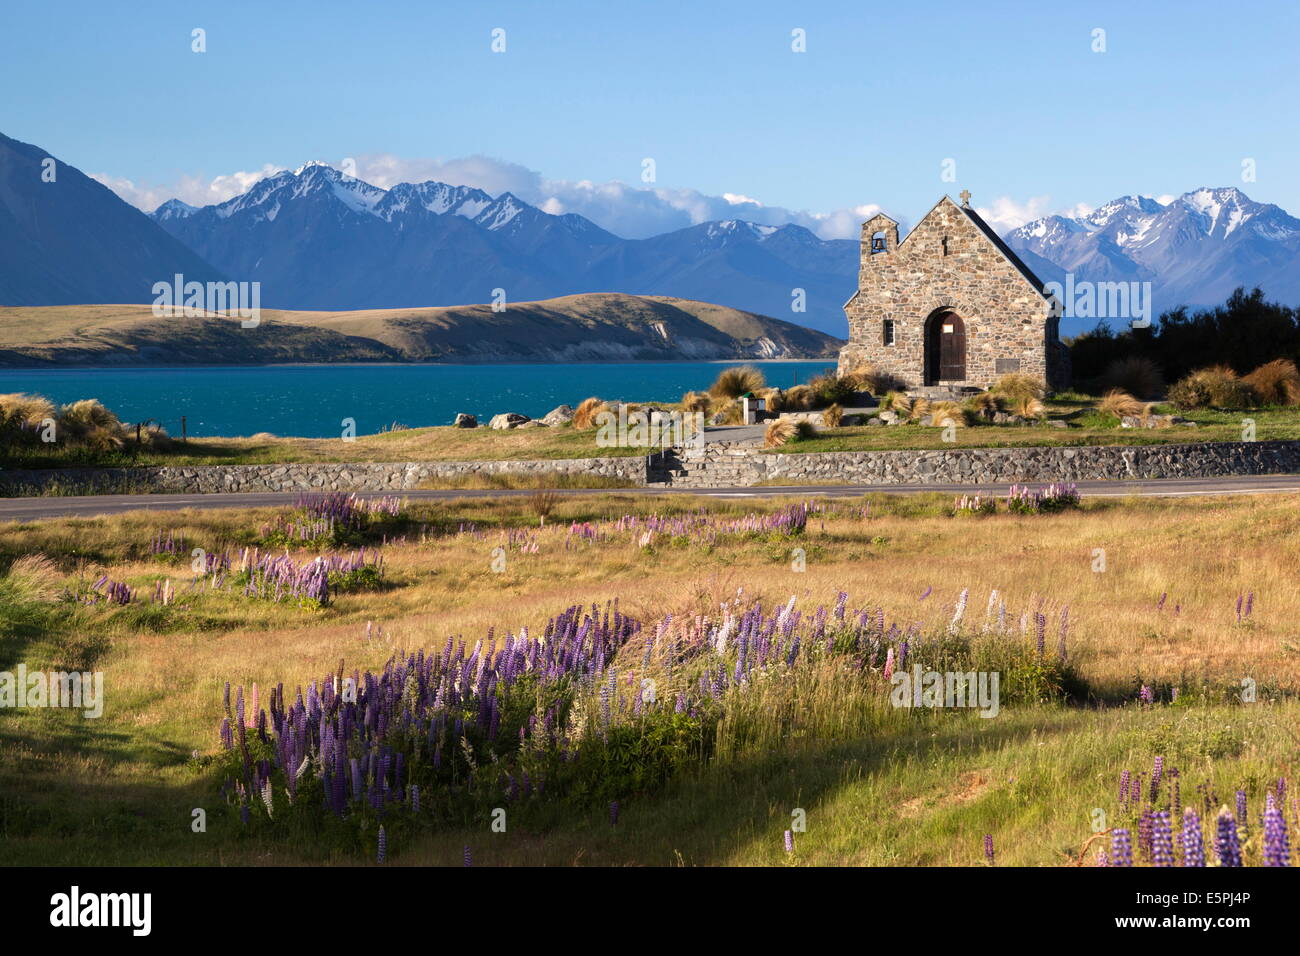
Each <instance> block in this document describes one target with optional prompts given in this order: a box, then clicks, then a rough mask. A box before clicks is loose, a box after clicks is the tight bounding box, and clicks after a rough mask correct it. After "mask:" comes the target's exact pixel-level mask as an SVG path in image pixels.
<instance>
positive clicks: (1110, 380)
mask: <svg viewBox="0 0 1300 956" xmlns="http://www.w3.org/2000/svg"><path fill="white" fill-rule="evenodd" d="M1101 383H1102V387H1103V388H1106V389H1109V390H1112V391H1114V390H1118V391H1123V392H1128V393H1129V394H1130V395H1134V396H1136V397H1138V398H1156V397H1157V396H1158V395H1159V394H1160V393H1161V392H1162V391H1163V390H1164V387H1165V377H1164V375H1163V374H1161V372H1160V366H1158V365H1156V363H1155V362H1153V361H1151V360H1150V359H1146V358H1141V357H1139V356H1136V355H1134V356H1129V357H1128V358H1122V359H1116V360H1115V361H1113V362H1111V363H1110V364H1109V365H1108V366H1106V371H1105V372H1104V373H1103V374H1102V377H1101Z"/></svg>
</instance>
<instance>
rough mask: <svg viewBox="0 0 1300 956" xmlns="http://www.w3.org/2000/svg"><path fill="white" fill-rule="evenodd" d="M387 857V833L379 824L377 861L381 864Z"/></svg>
mask: <svg viewBox="0 0 1300 956" xmlns="http://www.w3.org/2000/svg"><path fill="white" fill-rule="evenodd" d="M387 858H388V834H387V833H385V832H384V828H383V826H382V825H381V826H380V827H379V862H380V863H381V864H382V863H383V862H384V860H385V859H387Z"/></svg>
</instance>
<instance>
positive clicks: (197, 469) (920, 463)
mask: <svg viewBox="0 0 1300 956" xmlns="http://www.w3.org/2000/svg"><path fill="white" fill-rule="evenodd" d="M682 465H683V466H684V470H685V474H683V475H681V476H679V477H674V478H672V484H674V485H680V486H683V487H692V486H694V487H711V486H722V485H725V486H744V485H755V484H758V483H759V482H762V481H774V482H779V481H792V482H819V483H822V484H913V483H915V484H948V483H964V484H985V483H999V482H1011V481H1034V482H1045V481H1087V480H1097V479H1102V480H1105V479H1125V478H1128V479H1147V478H1210V477H1216V476H1228V475H1269V474H1288V473H1300V441H1269V442H1203V443H1199V444H1197V443H1193V444H1180V445H1140V446H1119V445H1111V446H1088V447H1073V448H1070V447H1050V448H955V449H950V450H937V451H844V452H819V453H813V454H785V455H777V454H764V453H762V452H759V451H757V450H755V449H753V446H749V447H746V448H742V447H740V446H738V445H735V446H733V445H732V444H730V443H721V442H720V443H716V444H710V445H706V446H705V447H704V448H703V449H693V450H692V451H691V452H690V453H689V455H684V456H683V457H682ZM493 474H514V475H565V474H583V475H596V476H602V477H607V478H614V479H620V480H622V481H626V482H627V483H628V484H629V485H632V486H635V487H641V486H644V485H646V484H647V483H649V482H650V480H651V478H650V476H651V472H650V471H649V470H648V468H647V459H646V458H644V457H640V456H636V457H626V458H569V459H564V458H560V459H553V460H545V461H435V462H427V461H426V462H399V463H373V462H347V463H337V464H334V463H322V464H294V465H204V466H194V467H176V466H164V467H157V468H64V469H55V470H43V471H0V494H4V493H6V492H7V491H8V489H21V491H23V492H26V491H28V489H30V488H31V487H33V486H43V485H45V484H48V483H50V482H53V481H61V482H64V483H69V484H82V483H86V484H90V483H100V484H102V485H105V486H114V485H118V484H123V485H125V484H130V485H134V486H136V487H139V488H142V489H148V490H152V491H156V492H173V493H186V492H189V493H195V492H197V493H207V492H226V491H402V490H409V489H411V488H415V487H417V486H418V485H419V484H421V483H422V482H424V481H427V480H429V479H449V480H454V479H457V478H462V477H465V476H470V475H493ZM654 477H655V479H656V480H658V479H660V478H661V473H660V472H659V471H658V470H656V471H655V472H654ZM9 493H12V492H9Z"/></svg>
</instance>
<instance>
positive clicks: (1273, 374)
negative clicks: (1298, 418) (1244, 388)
mask: <svg viewBox="0 0 1300 956" xmlns="http://www.w3.org/2000/svg"><path fill="white" fill-rule="evenodd" d="M1242 381H1243V382H1245V383H1246V384H1247V385H1249V386H1250V387H1251V388H1252V389H1253V390H1254V392H1255V394H1256V395H1257V396H1259V400H1260V401H1261V402H1262V403H1263V404H1265V405H1300V370H1297V369H1296V366H1295V362H1292V361H1290V360H1289V359H1274V360H1273V361H1271V362H1267V363H1265V364H1264V365H1261V366H1260V367H1259V368H1257V369H1255V371H1253V372H1251V373H1250V374H1249V375H1246V376H1244V377H1243V378H1242Z"/></svg>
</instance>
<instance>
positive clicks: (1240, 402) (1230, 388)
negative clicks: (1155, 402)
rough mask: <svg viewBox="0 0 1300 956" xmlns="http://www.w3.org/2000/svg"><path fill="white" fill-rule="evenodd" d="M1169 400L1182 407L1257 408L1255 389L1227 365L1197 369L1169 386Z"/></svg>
mask: <svg viewBox="0 0 1300 956" xmlns="http://www.w3.org/2000/svg"><path fill="white" fill-rule="evenodd" d="M1169 401H1171V402H1173V404H1175V405H1177V406H1178V407H1179V408H1182V409H1193V408H1227V409H1237V408H1254V407H1255V406H1256V405H1257V404H1258V398H1257V397H1256V395H1255V390H1254V389H1253V388H1251V387H1250V385H1249V384H1247V383H1246V382H1244V381H1242V379H1241V377H1240V376H1239V375H1238V374H1237V373H1236V372H1234V371H1233V370H1232V369H1231V368H1229V367H1228V366H1226V365H1214V366H1211V367H1209V368H1202V369H1197V370H1196V371H1195V372H1192V373H1191V374H1190V375H1188V376H1186V377H1185V378H1183V379H1181V380H1180V381H1178V382H1175V383H1174V384H1173V385H1172V386H1170V389H1169Z"/></svg>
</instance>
